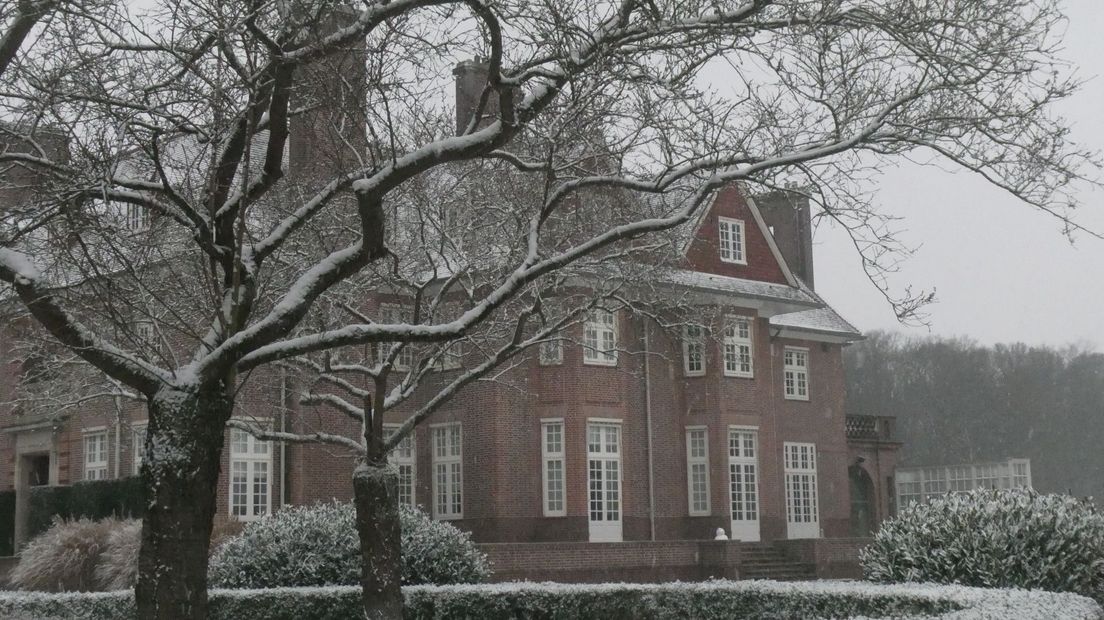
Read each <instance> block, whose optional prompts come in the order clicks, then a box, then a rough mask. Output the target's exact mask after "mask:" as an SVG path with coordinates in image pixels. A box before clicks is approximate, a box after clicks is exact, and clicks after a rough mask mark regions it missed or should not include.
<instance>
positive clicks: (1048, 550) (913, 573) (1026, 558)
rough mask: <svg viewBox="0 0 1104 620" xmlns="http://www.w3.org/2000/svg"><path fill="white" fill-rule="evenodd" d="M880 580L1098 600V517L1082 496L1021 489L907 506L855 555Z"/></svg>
mask: <svg viewBox="0 0 1104 620" xmlns="http://www.w3.org/2000/svg"><path fill="white" fill-rule="evenodd" d="M860 558H861V561H862V564H863V572H864V574H865V575H866V578H867V579H869V580H871V581H875V582H880V583H899V582H933V583H958V584H963V585H969V586H982V587H994V588H1010V587H1018V588H1027V589H1040V590H1051V591H1056V592H1076V593H1079V594H1084V595H1086V596H1092V597H1093V598H1096V599H1097V600H1098V601H1100V600H1104V597H1102V594H1104V515H1102V514H1101V513H1099V512H1097V510H1096V509H1095V508H1094V507H1093V506H1092V504H1090V503H1088V502H1083V501H1081V500H1078V499H1075V498H1072V497H1068V496H1064V495H1041V494H1038V493H1035V492H1034V491H1029V490H1023V489H1012V490H989V489H982V490H975V491H972V492H970V493H966V494H961V495H945V496H943V497H941V498H937V499H934V500H932V501H931V502H930V503H927V504H912V505H910V506H908V507H907V508H904V509H902V510H901V511H900V513H899V515H898V516H897V518H896V519H892V520H890V521H887V522H885V523H883V524H882V526H881V529H880V530H879V531H878V534H877V536H875V538H874V542H873V543H872V544H871V545H870V546H868V547H867V548H866V549H865V550H864V551H863V552H862V554H861V556H860Z"/></svg>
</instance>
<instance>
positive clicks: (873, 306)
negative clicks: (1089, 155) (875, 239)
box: [814, 0, 1104, 351]
mask: <svg viewBox="0 0 1104 620" xmlns="http://www.w3.org/2000/svg"><path fill="white" fill-rule="evenodd" d="M1066 10H1067V14H1068V16H1069V18H1070V23H1069V26H1068V31H1067V35H1066V42H1065V44H1066V50H1065V53H1064V54H1063V56H1064V58H1065V59H1067V60H1069V61H1072V62H1073V63H1074V64H1076V65H1078V66H1079V67H1080V69H1079V71H1078V75H1080V76H1082V77H1083V78H1087V79H1089V82H1088V83H1087V84H1086V85H1085V87H1084V88H1083V90H1081V91H1080V92H1079V93H1077V94H1076V95H1074V97H1073V98H1072V99H1070V100H1069V101H1068V102H1065V103H1064V105H1062V107H1061V108H1059V111H1060V112H1061V113H1062V114H1063V115H1064V116H1065V117H1066V118H1068V119H1069V120H1070V121H1071V123H1072V125H1073V137H1074V139H1075V140H1077V141H1078V142H1079V143H1080V144H1082V145H1084V146H1086V147H1088V148H1090V149H1092V150H1104V38H1102V37H1101V34H1100V30H1099V27H1100V25H1101V24H1104V1H1101V0H1066ZM878 185H879V190H878V194H877V196H876V198H877V200H878V202H879V203H880V204H881V206H882V208H883V209H884V211H885V212H887V213H891V214H893V215H897V216H900V217H902V218H904V220H903V221H901V222H899V223H898V224H897V228H898V229H903V230H904V232H903V233H902V235H901V239H903V240H904V241H905V242H906V244H908V245H910V246H913V247H917V246H919V249H918V250H917V251H916V253H915V254H914V255H913V256H912V257H910V258H909V259H908V260H907V261H906V262H905V263H904V264H903V265H902V266H901V269H900V271H899V273H898V274H896V275H895V277H894V278H893V279H892V283H893V284H894V286H895V287H896V290H898V291H900V290H902V289H903V287H904V286H906V285H910V284H911V285H912V286H913V288H914V289H926V290H931V289H932V288H935V289H936V296H937V303H935V304H933V305H931V306H929V307H928V309H927V312H928V314H929V317H928V320H929V322H930V331H929V328H925V327H906V326H902V325H900V324H899V323H898V322H897V321H896V319H895V317H894V316H893V313H892V312H891V311H890V308H889V305H888V304H887V303H886V302H885V300H884V299H883V298H882V297H881V295H880V294H879V293H878V291H877V289H876V288H875V287H874V286H873V285H872V284H870V282H869V281H867V280H866V279H865V277H864V275H863V271H862V266H861V265H860V263H859V260H858V257H857V255H856V254H855V252H854V250H853V249H852V248H851V246H850V242H849V240H848V239H847V237H846V235H845V234H844V233H842V231H841V230H839V229H838V228H835V229H832V228H829V227H828V226H826V225H824V226H820V228H819V229H818V230H817V232H816V237H815V239H814V244H815V249H814V256H815V261H816V263H815V265H816V267H815V268H816V284H817V291H818V292H819V293H821V295H823V296H824V297H825V298H826V299H827V300H828V301H829V302H830V303H831V304H832V305H833V306H834V307H835V308H836V309H837V310H838V311H839V312H840V313H841V314H842V315H843V316H844V317H846V318H847V319H848V320H850V321H851V322H852V323H854V324H855V325H856V326H857V327H858V328H860V329H862V330H872V329H895V330H899V331H904V333H906V334H911V335H916V336H922V335H925V334H928V333H932V334H938V335H945V336H966V337H969V338H973V339H975V340H977V341H979V342H981V343H983V344H993V343H998V342H1026V343H1028V344H1052V345H1064V344H1069V343H1080V344H1084V345H1091V346H1093V347H1094V348H1095V349H1096V350H1097V351H1104V241H1101V240H1099V239H1094V238H1092V237H1089V236H1087V235H1084V234H1080V235H1077V236H1076V242H1075V243H1074V244H1073V245H1071V244H1070V243H1069V241H1068V240H1067V238H1066V237H1065V236H1063V234H1062V227H1061V224H1060V222H1058V221H1057V220H1056V219H1054V218H1053V217H1051V216H1048V215H1046V214H1043V213H1041V212H1037V211H1033V210H1032V209H1031V208H1029V207H1027V206H1026V205H1024V204H1023V203H1020V202H1018V201H1017V200H1015V199H1014V198H1012V197H1010V196H1009V195H1008V194H1006V193H1004V192H1002V191H1001V190H999V189H996V188H994V187H992V186H989V185H987V184H986V183H985V181H984V180H982V179H980V178H979V177H976V176H975V175H971V174H969V173H966V172H958V173H954V172H950V171H948V170H937V169H934V168H931V167H922V166H914V165H907V166H902V167H900V168H895V169H891V170H886V171H885V172H884V174H883V175H882V176H881V178H880V180H879V182H878ZM1078 200H1079V202H1080V203H1081V205H1082V206H1081V208H1080V209H1079V211H1078V214H1077V215H1076V218H1075V219H1076V220H1077V221H1078V222H1079V223H1080V224H1082V225H1084V226H1086V227H1087V228H1090V229H1092V230H1095V231H1099V232H1104V191H1100V190H1095V191H1086V192H1082V193H1079V194H1078Z"/></svg>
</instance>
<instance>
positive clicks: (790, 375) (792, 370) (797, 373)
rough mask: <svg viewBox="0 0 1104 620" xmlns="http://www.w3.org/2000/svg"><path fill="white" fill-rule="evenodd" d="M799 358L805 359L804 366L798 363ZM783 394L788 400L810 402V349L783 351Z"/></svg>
mask: <svg viewBox="0 0 1104 620" xmlns="http://www.w3.org/2000/svg"><path fill="white" fill-rule="evenodd" d="M791 356H792V358H791ZM798 356H801V357H802V358H804V360H805V363H804V364H798V363H797V360H798ZM791 360H792V361H791ZM802 387H803V388H804V389H801V388H802ZM782 394H783V396H785V398H786V400H809V349H806V348H804V347H785V348H783V349H782Z"/></svg>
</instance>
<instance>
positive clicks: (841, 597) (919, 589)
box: [0, 581, 1104, 620]
mask: <svg viewBox="0 0 1104 620" xmlns="http://www.w3.org/2000/svg"><path fill="white" fill-rule="evenodd" d="M403 594H404V596H405V598H406V610H405V613H404V618H407V619H408V620H423V619H424V620H431V619H432V620H439V619H442V618H450V619H454V618H455V619H463V618H471V619H477V620H499V619H502V620H506V619H511V620H512V619H514V618H524V619H532V620H538V619H539V620H544V619H549V620H552V619H555V620H561V619H562V620H568V619H571V620H574V619H575V618H601V619H602V620H638V619H639V620H674V619H676V618H677V619H680V620H681V619H682V618H724V619H726V620H727V619H738V618H757V619H782V618H808V619H818V618H819V619H823V618H858V617H864V618H870V619H873V618H910V617H913V618H915V617H927V618H931V617H936V618H944V619H947V620H951V619H954V620H980V619H983V618H985V619H992V618H1001V619H1003V620H1044V619H1046V620H1051V619H1053V618H1062V619H1063V620H1101V619H1102V618H1104V612H1102V611H1101V608H1100V606H1099V605H1098V604H1096V603H1095V602H1094V601H1092V600H1091V599H1088V598H1085V597H1082V596H1078V595H1075V594H1068V593H1063V594H1056V593H1050V592H1040V591H1027V590H997V589H991V590H986V589H980V588H967V587H963V586H932V585H892V586H882V585H874V584H865V583H844V582H810V583H779V582H772V581H742V582H730V581H711V582H706V583H672V584H658V585H654V584H599V585H562V584H535V583H506V584H490V585H459V586H408V587H405V588H403ZM361 615H362V612H361V610H360V590H359V588H356V587H349V586H334V587H328V588H273V589H270V590H212V591H211V608H210V614H209V617H210V618H211V620H262V619H263V620H301V619H303V618H310V619H311V620H348V619H349V618H357V617H360V616H361ZM134 616H135V613H134V602H133V598H132V595H131V593H130V592H109V593H91V594H76V593H66V594H41V593H9V594H0V617H4V618H14V619H17V620H23V619H26V620H30V619H32V618H33V619H35V620H39V619H56V620H68V619H71V618H82V619H87V620H125V619H129V618H134Z"/></svg>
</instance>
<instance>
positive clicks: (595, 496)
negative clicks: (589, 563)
mask: <svg viewBox="0 0 1104 620" xmlns="http://www.w3.org/2000/svg"><path fill="white" fill-rule="evenodd" d="M623 438H624V433H623V429H622V421H621V420H618V419H611V418H587V427H586V448H587V478H586V484H587V486H586V489H587V528H588V540H590V542H621V541H622V540H623V538H624V531H623V522H624V514H625V513H624V506H625V494H624V492H625V489H624V478H625V473H624V463H623V461H622V454H623V453H624V445H623V443H622V442H623V441H624V439H623Z"/></svg>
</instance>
